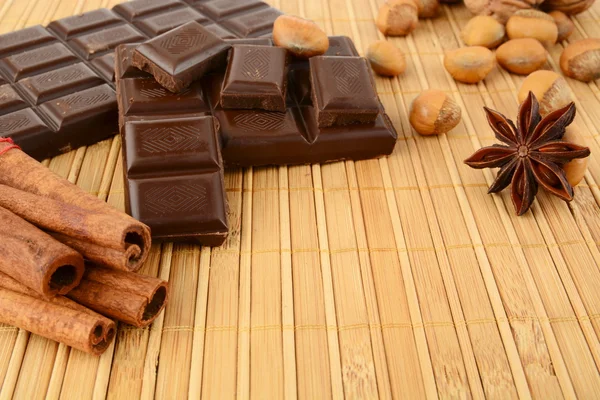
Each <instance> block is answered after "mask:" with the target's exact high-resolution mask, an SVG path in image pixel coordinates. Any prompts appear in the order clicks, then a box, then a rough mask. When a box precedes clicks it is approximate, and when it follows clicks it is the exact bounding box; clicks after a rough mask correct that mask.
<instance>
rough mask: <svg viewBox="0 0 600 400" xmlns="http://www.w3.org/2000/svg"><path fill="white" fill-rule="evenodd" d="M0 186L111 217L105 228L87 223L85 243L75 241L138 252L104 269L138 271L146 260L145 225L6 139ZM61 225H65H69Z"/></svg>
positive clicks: (0, 145)
mask: <svg viewBox="0 0 600 400" xmlns="http://www.w3.org/2000/svg"><path fill="white" fill-rule="evenodd" d="M0 184H2V185H6V186H9V187H11V188H14V189H19V190H21V191H24V192H29V193H32V194H35V195H38V196H41V197H43V198H46V199H52V200H55V201H58V202H61V203H63V204H69V205H71V206H74V207H79V208H80V209H83V210H86V211H88V212H93V213H95V214H96V215H101V214H102V215H105V216H106V217H110V222H109V223H108V224H106V223H104V222H102V223H100V222H97V221H96V222H93V221H92V220H88V222H89V225H88V226H87V227H86V229H87V232H86V235H84V236H85V239H78V240H83V241H86V242H91V243H92V244H97V245H100V242H94V240H98V238H99V237H102V241H101V243H102V244H101V245H102V246H103V247H107V248H110V249H116V250H121V251H122V252H123V253H124V254H125V253H127V254H137V250H135V251H129V252H128V249H129V248H130V247H131V246H137V247H138V248H139V256H134V257H133V258H130V259H127V260H126V261H124V262H123V263H122V264H120V265H118V266H116V265H107V266H108V267H111V268H118V269H122V270H130V271H137V270H138V269H139V268H140V267H141V266H142V265H143V263H144V261H145V260H146V258H147V257H148V252H149V250H150V245H151V238H150V229H149V228H148V227H147V226H146V225H144V224H142V223H141V222H139V221H137V220H135V219H133V218H132V217H130V216H129V215H127V214H125V213H122V212H120V211H118V210H116V209H114V208H112V207H111V206H109V205H108V204H106V203H105V202H104V201H102V200H100V199H98V198H97V197H95V196H92V195H90V194H89V193H86V192H85V191H83V190H81V189H80V188H78V187H77V186H75V185H73V184H72V183H70V182H69V181H67V180H66V179H63V178H61V177H59V176H57V175H55V174H54V173H52V172H51V171H50V170H49V169H47V168H46V167H44V166H43V165H42V164H40V163H38V162H37V161H36V160H34V159H33V158H31V157H29V156H28V155H27V154H25V153H24V152H22V151H21V150H20V149H19V148H16V147H15V146H14V144H12V142H11V141H10V140H7V139H1V140H0ZM15 207H16V206H15ZM55 210H58V208H56V209H55ZM42 211H43V210H42ZM59 222H60V220H59ZM63 222H64V223H65V225H66V224H67V223H70V222H72V221H69V222H68V221H63ZM109 225H110V226H109ZM90 232H97V235H96V236H95V238H94V239H91V238H90V237H88V236H87V233H90ZM84 255H85V254H84Z"/></svg>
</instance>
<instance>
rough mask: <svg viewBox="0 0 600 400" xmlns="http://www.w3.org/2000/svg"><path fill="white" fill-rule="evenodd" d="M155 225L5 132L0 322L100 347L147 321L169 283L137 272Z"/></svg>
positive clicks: (0, 165)
mask: <svg viewBox="0 0 600 400" xmlns="http://www.w3.org/2000/svg"><path fill="white" fill-rule="evenodd" d="M150 246H151V239H150V229H149V228H148V227H147V226H146V225H144V224H142V223H141V222H139V221H136V220H135V219H133V218H131V217H130V216H128V215H127V214H125V213H122V212H120V211H118V210H116V209H114V208H112V207H110V206H109V205H108V204H106V203H105V202H103V201H101V200H100V199H98V198H96V197H94V196H92V195H90V194H88V193H86V192H84V191H83V190H81V189H79V188H78V187H77V186H75V185H73V184H72V183H70V182H69V181H67V180H65V179H63V178H60V177H59V176H57V175H55V174H53V173H52V172H51V171H50V170H48V169H47V168H46V167H44V166H43V165H41V164H40V163H38V162H37V161H35V160H34V159H32V158H30V157H29V156H28V155H26V154H25V153H23V152H22V151H21V150H20V149H19V148H18V147H17V146H15V145H14V143H13V142H12V141H11V140H10V139H5V138H0V322H2V323H6V324H11V325H15V326H17V327H19V328H23V329H26V330H28V331H31V332H33V333H36V334H39V335H41V336H44V337H47V338H49V339H53V340H56V341H59V342H62V343H65V344H67V345H69V346H72V347H75V348H78V349H80V350H83V351H86V352H88V353H92V354H101V353H102V352H104V350H106V348H107V347H108V346H109V345H110V343H111V342H112V340H113V339H114V337H115V329H116V328H115V323H114V321H113V319H114V320H117V321H122V322H125V323H128V324H131V325H134V326H137V327H144V326H147V325H149V324H150V323H151V322H152V321H153V320H154V319H155V318H156V317H157V316H158V314H159V313H160V312H161V310H162V309H163V308H164V306H165V304H166V303H167V299H168V284H167V282H165V281H163V280H160V279H157V278H153V277H149V276H143V275H140V274H137V273H136V271H138V270H139V269H140V267H141V266H142V265H143V263H144V262H145V260H146V258H147V257H148V252H149V250H150Z"/></svg>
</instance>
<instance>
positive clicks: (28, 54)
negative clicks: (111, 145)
mask: <svg viewBox="0 0 600 400" xmlns="http://www.w3.org/2000/svg"><path fill="white" fill-rule="evenodd" d="M188 3H190V4H186V3H185V2H183V1H180V0H134V1H129V2H125V3H122V4H118V5H116V6H115V7H113V9H112V10H108V9H98V10H93V11H89V12H86V13H83V14H79V15H74V16H70V17H66V18H62V19H59V20H56V21H53V22H51V23H50V24H49V25H48V26H47V27H43V26H39V25H38V26H33V27H29V28H25V29H21V30H18V31H15V32H10V33H6V34H4V35H0V93H3V95H2V96H0V136H9V137H12V138H13V139H14V140H15V141H16V142H17V144H19V145H20V146H21V147H22V148H23V150H24V151H25V152H27V153H28V154H29V155H31V156H33V157H35V158H37V159H40V160H41V159H43V158H47V157H52V156H56V155H58V154H61V153H63V152H66V151H70V150H72V149H75V148H77V147H79V146H85V145H91V144H94V143H96V142H98V141H101V140H104V139H106V138H108V137H110V136H112V135H113V134H115V133H116V132H117V130H118V129H117V111H116V96H115V93H114V91H113V92H112V94H110V95H109V97H111V99H110V101H108V102H107V100H106V99H104V95H105V94H109V93H111V91H112V88H114V80H115V74H114V49H115V48H116V46H118V45H119V44H122V43H134V42H143V41H145V40H146V39H147V38H148V37H155V36H157V35H158V34H160V33H163V32H166V31H167V30H168V29H170V28H174V27H177V26H180V25H182V24H184V23H186V22H189V21H192V20H193V21H198V22H200V23H201V24H202V25H204V26H206V27H207V29H208V30H209V31H210V32H212V33H213V34H215V35H216V36H218V37H220V38H223V39H225V38H230V39H231V38H236V37H239V38H242V36H240V35H237V34H236V33H235V32H234V31H232V30H231V29H230V28H227V27H226V26H225V22H226V21H228V20H230V19H232V20H233V21H232V23H231V25H232V26H237V27H238V28H239V27H241V26H242V25H240V23H242V24H243V30H246V31H247V32H252V35H251V36H259V35H258V34H256V35H255V32H259V31H260V32H259V33H260V34H264V33H267V32H268V31H269V30H270V29H271V26H272V23H273V21H274V19H273V18H268V19H267V20H265V19H264V18H262V16H265V14H264V12H265V11H266V10H272V9H271V8H269V6H268V5H267V4H266V3H262V2H260V1H256V0H243V1H235V2H232V1H229V0H202V1H196V2H194V1H188ZM203 10H204V11H203ZM209 10H210V11H209ZM258 12H260V13H258ZM257 13H258V14H257ZM278 13H279V12H278V11H277V12H275V13H273V15H275V14H278ZM209 14H210V15H212V17H210V16H209ZM255 14H256V15H255ZM246 15H248V16H250V17H248V18H243V17H244V16H246ZM266 15H267V16H268V15H269V13H267V14H266ZM256 16H258V17H260V18H258V19H256V18H255V17H256ZM262 44H265V43H262ZM266 44H269V43H266ZM132 68H133V67H132ZM132 68H130V69H129V70H128V71H127V72H126V74H128V73H130V74H132V75H135V74H136V73H134V72H132ZM90 71H91V72H90ZM137 74H139V71H138V73H137ZM146 76H148V75H146ZM104 84H108V89H105V88H103V89H98V93H97V94H98V96H99V97H94V96H91V97H89V96H88V95H87V94H89V92H85V91H86V90H88V89H91V88H95V87H99V86H102V85H104ZM4 85H8V86H6V87H3V86H4ZM81 92H85V93H84V94H85V96H81V97H78V96H77V94H78V93H81ZM70 95H75V96H73V97H69V96H70ZM63 97H65V98H66V99H67V100H68V101H71V102H72V101H74V100H73V99H78V98H81V99H86V100H81V101H88V102H92V103H94V102H96V103H94V104H90V106H91V107H92V109H93V110H92V111H90V110H89V109H87V108H86V107H87V106H86V107H83V105H82V104H81V103H79V105H78V106H77V107H83V108H81V110H83V109H84V108H85V109H86V111H85V112H83V111H82V112H79V111H76V112H75V114H77V115H76V116H73V115H72V112H73V111H72V110H71V111H69V115H70V116H69V117H68V118H66V119H65V120H62V118H58V117H57V115H54V114H47V113H53V112H54V111H53V110H54V109H53V107H52V105H51V104H48V105H46V106H44V104H45V103H46V102H50V101H53V100H55V99H61V98H63ZM96 99H98V100H96ZM61 104H63V105H64V104H65V103H61ZM107 104H111V106H110V107H112V108H111V109H110V110H107V108H106V107H107ZM94 107H96V108H95V109H94ZM98 121H101V123H99V122H98Z"/></svg>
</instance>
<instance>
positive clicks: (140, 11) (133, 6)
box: [113, 0, 185, 22]
mask: <svg viewBox="0 0 600 400" xmlns="http://www.w3.org/2000/svg"><path fill="white" fill-rule="evenodd" d="M180 7H185V5H184V4H183V3H182V2H181V1H179V0H134V1H128V2H125V3H121V4H117V5H116V6H114V7H113V11H114V12H116V13H117V14H119V15H120V16H122V17H123V18H125V19H126V20H127V21H129V22H133V21H135V20H137V19H138V18H141V17H145V16H148V15H150V14H156V13H159V12H161V11H162V12H164V11H166V10H172V9H175V8H180Z"/></svg>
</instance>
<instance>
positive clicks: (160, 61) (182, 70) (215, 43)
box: [132, 21, 231, 93]
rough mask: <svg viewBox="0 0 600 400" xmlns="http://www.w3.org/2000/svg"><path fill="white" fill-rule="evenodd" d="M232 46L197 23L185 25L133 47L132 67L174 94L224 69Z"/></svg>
mask: <svg viewBox="0 0 600 400" xmlns="http://www.w3.org/2000/svg"><path fill="white" fill-rule="evenodd" d="M230 47H231V46H230V45H228V44H227V43H225V42H224V41H223V39H221V38H219V37H218V36H216V35H215V34H213V33H211V32H209V31H208V30H206V28H204V27H203V26H202V25H200V24H199V23H197V22H194V21H192V22H188V23H187V24H184V25H182V26H180V27H179V28H175V29H173V30H170V31H169V32H167V33H165V34H163V35H160V36H157V37H155V38H154V39H150V40H148V41H147V42H145V43H143V44H141V45H139V46H137V47H136V49H135V51H134V52H133V60H132V61H133V65H134V66H136V67H137V68H139V69H141V70H143V71H146V72H148V73H150V74H152V75H153V76H154V78H155V79H156V80H157V81H158V82H159V83H160V84H161V85H162V86H164V87H165V88H167V89H169V90H170V91H172V92H174V93H177V92H180V91H182V90H183V89H185V88H186V87H188V86H189V85H190V84H191V83H192V81H194V80H196V79H198V78H200V77H202V76H203V75H204V74H206V73H207V72H210V71H213V70H215V69H217V68H219V67H223V66H224V65H225V61H226V59H227V51H228V50H229V48H230Z"/></svg>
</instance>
